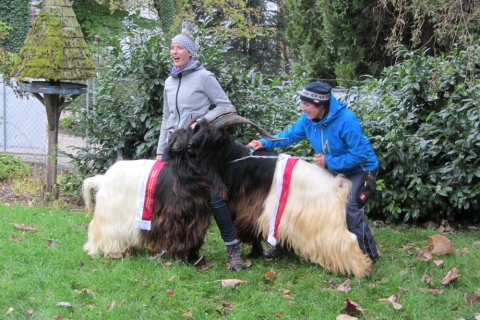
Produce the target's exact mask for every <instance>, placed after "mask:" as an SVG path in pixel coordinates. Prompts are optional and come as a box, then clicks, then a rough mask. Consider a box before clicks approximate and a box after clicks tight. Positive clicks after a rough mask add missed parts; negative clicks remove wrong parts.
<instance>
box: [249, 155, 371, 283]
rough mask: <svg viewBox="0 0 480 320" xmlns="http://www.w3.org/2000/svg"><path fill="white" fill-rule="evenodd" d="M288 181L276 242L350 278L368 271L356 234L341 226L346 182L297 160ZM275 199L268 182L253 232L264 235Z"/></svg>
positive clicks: (369, 265) (273, 189)
mask: <svg viewBox="0 0 480 320" xmlns="http://www.w3.org/2000/svg"><path fill="white" fill-rule="evenodd" d="M278 171H279V170H278V165H277V169H276V171H275V177H274V181H276V177H277V175H278V174H282V173H279V172H278ZM290 185H291V187H290V189H289V196H288V200H287V203H286V206H285V210H284V212H283V216H282V219H281V221H280V225H279V229H278V239H277V240H278V242H279V243H284V244H288V245H289V246H290V247H291V248H292V249H294V250H295V252H296V253H298V254H299V255H300V256H302V257H304V258H306V259H308V260H310V261H312V262H314V263H318V264H319V265H321V266H323V267H324V268H326V269H327V270H329V271H332V272H335V273H340V274H343V275H351V274H353V275H355V276H362V275H364V274H369V273H370V270H371V261H370V259H369V258H368V256H366V255H365V254H364V253H363V252H362V250H361V249H360V247H359V245H358V242H357V238H356V236H355V235H354V234H353V233H350V232H349V231H348V229H347V223H346V209H345V205H346V203H347V198H348V195H349V193H350V190H351V188H352V184H351V182H350V181H349V180H347V179H345V178H344V177H342V176H336V177H334V176H333V175H332V174H331V173H330V172H328V171H327V170H325V169H322V168H320V167H319V166H317V165H315V164H310V163H307V162H305V161H302V160H299V161H298V162H297V164H296V165H295V167H294V169H293V172H292V178H291V184H290ZM277 201H278V199H277V186H276V183H273V184H272V189H271V190H270V193H269V195H268V197H267V199H266V200H265V206H264V210H263V212H262V214H261V216H260V218H259V219H258V226H259V232H260V233H261V234H262V236H263V237H264V238H265V239H266V238H267V235H268V232H269V222H270V217H271V215H272V214H273V210H274V208H275V205H276V203H277Z"/></svg>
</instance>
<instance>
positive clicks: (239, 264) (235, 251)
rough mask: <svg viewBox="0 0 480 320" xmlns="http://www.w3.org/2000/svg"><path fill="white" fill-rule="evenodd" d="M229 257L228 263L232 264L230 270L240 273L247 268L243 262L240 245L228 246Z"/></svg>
mask: <svg viewBox="0 0 480 320" xmlns="http://www.w3.org/2000/svg"><path fill="white" fill-rule="evenodd" d="M227 257H228V263H229V264H230V270H232V271H240V270H243V269H245V268H246V267H245V263H244V262H243V260H242V256H241V253H240V247H239V245H238V243H235V244H233V245H231V246H227Z"/></svg>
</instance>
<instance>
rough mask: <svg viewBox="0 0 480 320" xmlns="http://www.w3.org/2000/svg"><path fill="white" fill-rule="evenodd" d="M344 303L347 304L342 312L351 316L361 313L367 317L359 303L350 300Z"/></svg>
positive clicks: (347, 299)
mask: <svg viewBox="0 0 480 320" xmlns="http://www.w3.org/2000/svg"><path fill="white" fill-rule="evenodd" d="M343 302H345V308H343V309H342V311H344V312H346V313H350V314H357V313H360V314H361V315H362V316H365V314H364V313H363V309H362V307H360V305H359V304H358V303H356V302H354V301H352V300H350V299H349V298H346V299H345V300H343Z"/></svg>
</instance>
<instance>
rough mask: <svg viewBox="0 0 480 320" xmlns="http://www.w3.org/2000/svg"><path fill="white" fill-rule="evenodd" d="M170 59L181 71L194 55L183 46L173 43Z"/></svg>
mask: <svg viewBox="0 0 480 320" xmlns="http://www.w3.org/2000/svg"><path fill="white" fill-rule="evenodd" d="M170 57H172V60H173V64H174V65H175V66H176V67H177V68H179V69H180V68H182V67H183V66H185V65H186V64H187V63H188V62H189V61H190V58H191V57H192V55H191V54H190V52H189V51H188V50H187V48H185V47H184V46H183V45H181V44H179V43H172V46H171V47H170Z"/></svg>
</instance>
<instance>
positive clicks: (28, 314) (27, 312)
mask: <svg viewBox="0 0 480 320" xmlns="http://www.w3.org/2000/svg"><path fill="white" fill-rule="evenodd" d="M23 313H24V314H25V316H26V317H31V316H33V314H34V312H33V310H23Z"/></svg>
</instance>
